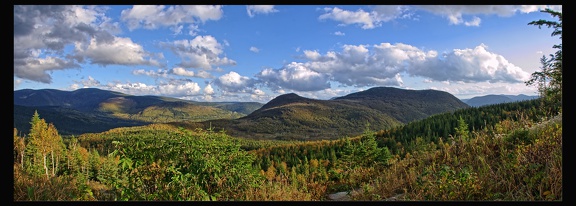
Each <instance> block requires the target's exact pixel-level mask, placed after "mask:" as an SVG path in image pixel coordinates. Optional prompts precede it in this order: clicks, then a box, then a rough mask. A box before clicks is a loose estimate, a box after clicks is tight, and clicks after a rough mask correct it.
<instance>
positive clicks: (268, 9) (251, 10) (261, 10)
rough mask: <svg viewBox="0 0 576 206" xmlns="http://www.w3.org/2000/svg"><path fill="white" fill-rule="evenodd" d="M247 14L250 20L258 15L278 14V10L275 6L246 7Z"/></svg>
mask: <svg viewBox="0 0 576 206" xmlns="http://www.w3.org/2000/svg"><path fill="white" fill-rule="evenodd" d="M246 12H247V13H248V16H250V18H252V17H254V16H255V15H256V14H269V13H274V12H278V10H276V9H274V6H273V5H250V6H246Z"/></svg>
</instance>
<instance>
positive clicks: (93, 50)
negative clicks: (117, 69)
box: [75, 37, 160, 66]
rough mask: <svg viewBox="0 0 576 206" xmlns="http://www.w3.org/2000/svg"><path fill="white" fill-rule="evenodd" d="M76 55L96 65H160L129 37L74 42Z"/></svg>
mask: <svg viewBox="0 0 576 206" xmlns="http://www.w3.org/2000/svg"><path fill="white" fill-rule="evenodd" d="M75 52H76V56H81V57H83V58H88V59H90V61H91V63H92V64H98V65H103V66H106V65H110V64H117V65H151V66H160V63H159V62H158V61H157V60H155V59H152V58H151V56H153V54H150V53H148V52H146V51H145V50H144V48H143V47H142V46H140V45H138V44H136V43H134V42H132V40H131V39H129V38H122V37H114V38H113V40H112V41H111V42H108V43H101V44H99V43H97V42H96V40H95V39H92V40H91V41H90V44H88V45H87V46H84V45H82V44H76V47H75Z"/></svg>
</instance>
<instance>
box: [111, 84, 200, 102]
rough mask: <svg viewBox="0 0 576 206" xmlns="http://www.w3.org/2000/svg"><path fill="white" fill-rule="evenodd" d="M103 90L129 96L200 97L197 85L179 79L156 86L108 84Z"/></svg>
mask: <svg viewBox="0 0 576 206" xmlns="http://www.w3.org/2000/svg"><path fill="white" fill-rule="evenodd" d="M104 89H107V90H111V91H117V92H121V93H125V94H131V95H157V96H169V97H176V98H189V97H191V96H199V95H201V92H200V91H201V89H200V86H199V85H198V83H196V82H192V81H189V80H181V79H180V80H178V79H173V80H170V81H168V82H161V83H159V84H158V85H147V84H145V83H141V82H136V83H119V82H116V83H108V84H107V85H106V86H105V88H104Z"/></svg>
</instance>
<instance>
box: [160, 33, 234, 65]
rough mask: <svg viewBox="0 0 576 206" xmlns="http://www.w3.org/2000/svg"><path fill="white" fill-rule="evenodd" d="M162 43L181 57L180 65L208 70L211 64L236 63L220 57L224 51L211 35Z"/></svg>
mask: <svg viewBox="0 0 576 206" xmlns="http://www.w3.org/2000/svg"><path fill="white" fill-rule="evenodd" d="M162 45H163V46H165V47H168V48H170V49H171V50H172V51H173V52H174V53H175V54H176V55H178V56H179V57H180V58H182V62H181V63H179V64H178V66H180V67H184V68H200V69H204V70H210V69H212V67H213V66H221V65H236V61H234V60H231V59H228V57H220V55H221V54H223V53H224V52H223V48H222V45H221V44H220V43H218V41H217V40H216V38H214V37H212V36H196V37H194V39H192V40H186V39H184V40H176V41H174V42H170V43H162Z"/></svg>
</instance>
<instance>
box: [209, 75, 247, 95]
mask: <svg viewBox="0 0 576 206" xmlns="http://www.w3.org/2000/svg"><path fill="white" fill-rule="evenodd" d="M214 84H215V85H216V86H218V88H220V89H221V90H223V91H226V92H247V91H248V92H250V91H252V90H253V88H254V85H255V84H256V81H255V80H254V79H251V78H250V77H246V76H241V75H240V74H238V73H236V72H234V71H231V72H228V73H227V74H224V75H222V76H220V77H218V78H217V79H215V80H214Z"/></svg>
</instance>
